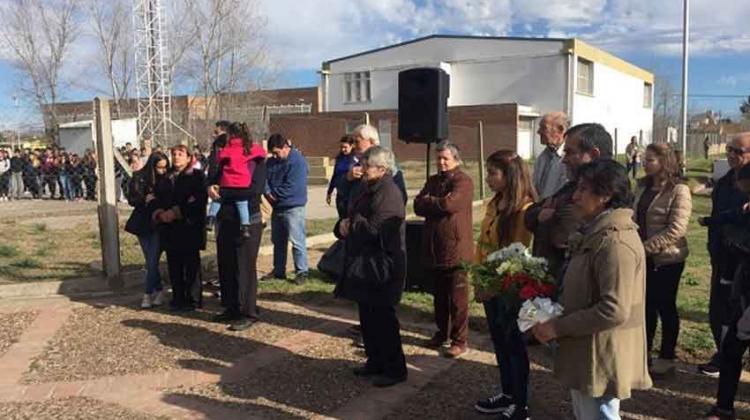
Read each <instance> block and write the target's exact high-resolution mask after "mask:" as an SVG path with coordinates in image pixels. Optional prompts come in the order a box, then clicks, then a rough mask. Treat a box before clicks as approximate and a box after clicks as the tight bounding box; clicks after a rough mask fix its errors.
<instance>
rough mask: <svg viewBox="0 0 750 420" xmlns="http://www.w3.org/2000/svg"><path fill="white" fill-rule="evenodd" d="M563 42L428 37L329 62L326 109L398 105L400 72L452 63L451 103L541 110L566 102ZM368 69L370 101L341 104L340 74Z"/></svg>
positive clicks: (558, 107) (347, 109)
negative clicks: (505, 104)
mask: <svg viewBox="0 0 750 420" xmlns="http://www.w3.org/2000/svg"><path fill="white" fill-rule="evenodd" d="M562 48H563V42H561V41H528V40H496V39H456V38H431V39H428V40H424V41H420V42H416V43H413V44H408V45H404V46H400V47H395V48H389V49H385V50H382V51H377V52H373V53H370V54H366V55H362V56H359V57H353V58H350V59H346V60H343V61H338V62H334V63H331V64H330V71H331V76H330V81H329V92H328V93H329V95H330V96H329V98H328V103H329V107H330V108H329V111H364V110H376V109H395V108H397V107H398V73H399V72H400V71H402V70H405V69H408V68H413V67H438V66H440V64H441V63H448V64H450V74H451V88H450V98H449V101H448V105H449V106H465V105H483V104H498V103H520V104H523V105H530V106H533V107H535V108H537V109H539V110H540V111H542V112H546V111H552V110H561V109H563V108H564V104H565V89H566V88H565V86H566V80H565V75H566V70H565V68H566V67H565V66H566V63H567V61H566V60H567V58H566V56H565V55H563V54H562V53H561V51H562ZM355 71H369V72H370V86H371V91H372V94H371V97H372V100H371V101H370V102H367V103H356V104H353V103H344V73H348V72H355Z"/></svg>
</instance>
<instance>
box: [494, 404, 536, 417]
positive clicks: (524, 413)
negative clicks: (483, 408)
mask: <svg viewBox="0 0 750 420" xmlns="http://www.w3.org/2000/svg"><path fill="white" fill-rule="evenodd" d="M500 419H501V420H529V409H528V408H527V407H519V406H517V405H515V404H511V405H510V406H508V408H506V409H505V411H503V412H502V414H500Z"/></svg>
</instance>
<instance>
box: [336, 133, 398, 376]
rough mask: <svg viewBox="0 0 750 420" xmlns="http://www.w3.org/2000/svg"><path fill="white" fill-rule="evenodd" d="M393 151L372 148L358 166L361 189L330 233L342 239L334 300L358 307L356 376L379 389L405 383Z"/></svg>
mask: <svg viewBox="0 0 750 420" xmlns="http://www.w3.org/2000/svg"><path fill="white" fill-rule="evenodd" d="M394 167H395V158H394V156H393V152H391V151H390V150H388V149H386V148H382V147H379V146H375V147H372V148H370V149H369V150H368V151H367V152H366V153H365V155H364V157H363V161H362V171H363V177H362V182H363V188H360V189H359V190H360V192H359V194H358V195H356V196H353V197H350V201H349V210H348V213H349V214H348V216H349V217H348V218H346V219H342V220H340V221H339V223H337V224H336V228H335V233H336V235H337V236H338V237H339V238H341V239H346V259H345V265H344V267H345V268H344V274H343V275H342V276H341V279H340V281H339V283H338V284H337V286H336V290H335V292H334V293H335V294H336V296H338V297H342V298H345V299H350V300H353V301H355V302H357V304H358V305H359V321H360V324H361V326H362V338H363V340H364V344H365V353H366V354H367V363H366V364H365V365H364V366H363V367H360V368H357V369H355V370H354V373H355V374H356V375H360V376H374V377H375V379H374V382H373V384H374V385H375V386H379V387H386V386H391V385H395V384H397V383H399V382H403V381H405V380H406V376H407V371H406V359H405V357H404V351H403V348H402V346H401V335H400V331H399V328H400V327H399V322H398V318H397V317H396V305H398V303H399V301H400V300H401V292H402V291H403V289H404V280H405V277H406V251H405V248H406V247H405V241H404V233H405V225H404V219H405V217H406V214H405V209H404V203H403V197H402V195H401V191H400V190H399V188H398V186H397V185H396V183H395V182H394V181H393V176H392V174H393V168H394Z"/></svg>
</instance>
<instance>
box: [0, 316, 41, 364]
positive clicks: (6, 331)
mask: <svg viewBox="0 0 750 420" xmlns="http://www.w3.org/2000/svg"><path fill="white" fill-rule="evenodd" d="M37 315H38V312H36V311H28V312H14V313H11V314H0V356H2V355H3V354H5V352H6V351H8V348H10V346H12V345H13V344H15V343H17V342H18V339H19V338H21V334H23V332H24V330H26V328H28V327H29V325H31V323H32V322H34V320H35V319H36V317H37Z"/></svg>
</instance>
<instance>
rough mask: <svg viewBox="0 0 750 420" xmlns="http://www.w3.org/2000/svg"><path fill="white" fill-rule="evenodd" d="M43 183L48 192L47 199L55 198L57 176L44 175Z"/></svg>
mask: <svg viewBox="0 0 750 420" xmlns="http://www.w3.org/2000/svg"><path fill="white" fill-rule="evenodd" d="M44 183H45V184H47V189H48V190H49V198H53V197H54V196H55V191H57V176H56V175H45V176H44Z"/></svg>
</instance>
